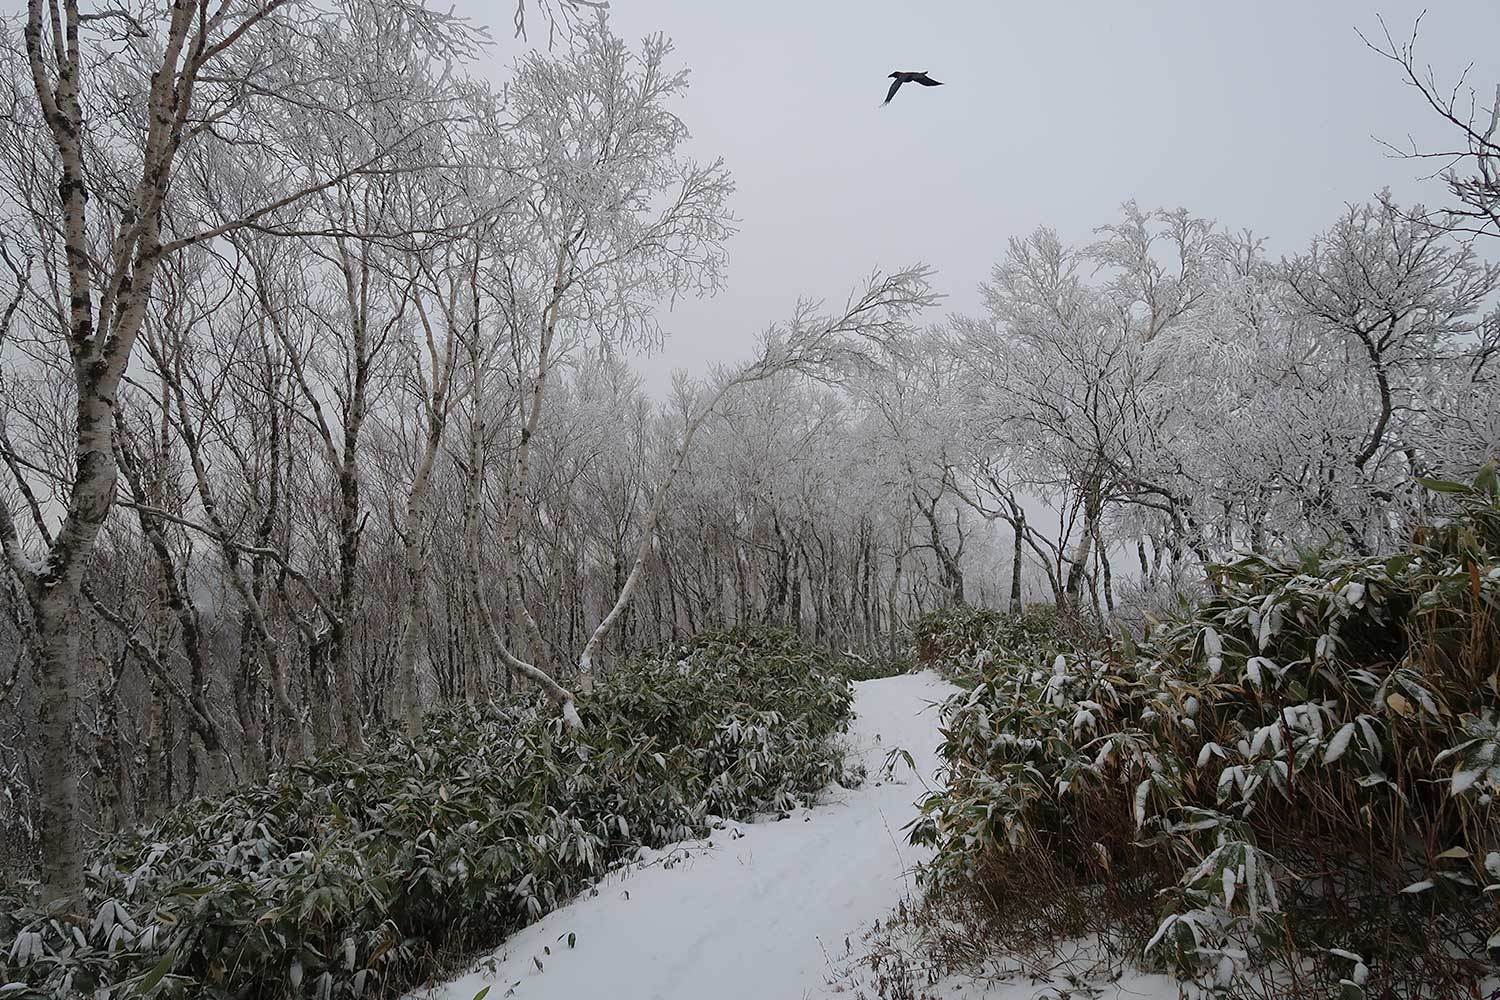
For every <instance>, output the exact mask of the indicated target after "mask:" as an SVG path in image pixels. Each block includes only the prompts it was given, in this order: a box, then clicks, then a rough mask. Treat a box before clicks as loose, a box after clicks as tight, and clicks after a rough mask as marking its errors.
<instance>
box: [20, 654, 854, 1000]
mask: <svg viewBox="0 0 1500 1000" xmlns="http://www.w3.org/2000/svg"><path fill="white" fill-rule="evenodd" d="M850 701H851V692H850V689H849V685H848V682H847V681H846V680H845V679H844V677H843V676H842V675H841V674H839V673H838V672H837V671H836V669H835V665H834V664H833V662H832V661H831V659H830V657H829V656H828V654H827V653H825V652H822V651H819V650H814V649H811V648H809V647H807V646H804V645H802V644H801V643H800V642H799V641H797V639H796V638H795V636H793V635H789V634H787V633H782V632H765V631H739V632H729V633H716V634H712V635H705V636H701V637H699V638H698V639H695V640H693V641H691V642H689V643H686V644H683V645H681V646H679V647H676V648H673V649H670V650H666V651H664V653H663V654H662V655H660V656H657V657H653V658H650V659H646V660H641V661H639V662H636V663H633V664H630V665H629V666H628V667H627V668H622V669H620V670H619V671H617V672H615V673H614V674H612V675H611V676H610V677H608V678H605V679H602V680H601V681H600V683H599V684H598V686H597V687H596V689H595V691H594V693H593V696H592V697H591V698H590V699H589V700H588V701H586V702H584V703H582V704H581V705H580V709H581V712H582V717H583V727H582V729H581V730H577V731H574V730H572V729H569V728H567V727H565V726H564V725H563V724H562V722H561V720H560V719H558V718H556V717H555V715H554V714H553V713H551V712H538V711H537V710H536V709H535V707H534V706H532V705H530V704H496V705H488V706H483V707H458V708H454V709H451V710H449V711H447V712H444V713H440V714H437V715H433V716H430V717H428V719H427V720H426V722H425V725H424V726H423V728H422V731H421V733H420V735H419V736H418V737H417V738H416V739H412V740H408V739H405V738H403V737H400V736H398V735H395V734H391V735H390V736H389V737H388V738H386V739H383V740H379V741H372V746H377V747H379V748H380V749H377V750H372V751H370V752H369V753H367V754H365V755H363V756H360V757H350V756H341V755H338V754H329V755H325V756H322V757H318V758H315V759H312V760H309V761H306V762H303V763H300V764H297V765H296V766H294V767H292V768H290V769H289V770H287V771H285V772H282V773H280V774H278V775H276V776H275V777H274V778H273V779H272V780H271V781H268V782H267V783H265V784H263V785H257V786H253V787H248V788H244V789H242V790H240V791H238V792H236V793H234V794H232V795H230V796H227V797H225V798H222V799H219V800H215V801H199V802H195V803H192V804H190V805H188V806H185V807H183V808H181V809H179V810H177V811H175V812H173V813H171V814H169V815H168V816H166V817H165V818H163V819H162V820H160V821H159V822H157V823H156V824H155V825H153V826H151V827H149V828H147V829H143V830H141V831H139V832H138V833H136V834H133V835H127V836H122V837H119V838H116V839H114V840H112V841H110V842H109V843H108V844H107V845H105V852H104V854H103V856H102V857H101V858H100V859H99V860H98V861H97V862H96V863H95V864H94V865H93V866H92V868H91V869H90V871H89V877H88V893H87V904H88V912H87V913H86V914H68V915H66V916H55V915H54V916H46V915H43V914H40V913H37V912H35V911H33V910H30V909H28V908H27V907H26V906H25V905H24V904H23V902H22V898H23V895H22V892H21V889H22V888H24V887H17V889H16V890H15V891H14V892H10V893H6V892H0V997H4V998H5V1000H17V998H42V997H47V998H52V997H57V998H62V997H94V996H97V997H101V998H102V997H106V996H110V997H124V996H135V995H153V996H178V997H195V998H228V997H264V998H282V997H287V998H290V997H319V998H342V997H384V996H390V995H393V994H395V993H397V992H399V991H401V990H403V989H405V988H407V987H409V986H411V985H413V984H417V983H420V982H421V981H422V980H423V979H424V978H426V977H427V976H429V975H431V974H432V973H434V972H436V971H438V970H440V969H441V968H442V967H443V966H444V964H446V963H450V962H451V961H452V960H453V959H454V958H455V957H456V956H457V955H458V954H461V953H462V952H463V951H464V950H467V949H471V948H474V947H478V946H480V945H484V944H492V943H494V942H495V941H496V940H498V939H499V938H500V937H502V936H503V935H505V934H507V933H509V932H510V931H511V930H513V929H515V928H517V927H519V926H521V925H523V924H526V923H528V922H530V921H532V920H534V919H536V918H537V917H539V916H541V915H542V914H543V913H545V912H546V911H548V910H550V909H552V908H554V907H556V906H557V905H559V904H560V903H562V902H565V901H566V900H567V899H568V898H569V897H571V896H573V895H575V894H576V893H578V892H579V891H580V890H582V889H584V888H586V887H587V886H589V885H590V884H591V883H592V882H593V881H594V880H595V879H597V878H598V877H599V875H600V874H602V873H603V872H604V871H606V870H607V869H608V868H610V867H611V866H613V865H615V864H618V863H620V862H621V861H623V860H626V859H627V858H629V857H630V856H631V855H633V854H634V852H635V851H636V850H637V849H638V848H639V847H640V846H642V845H649V846H653V847H659V846H662V845H664V844H666V843H669V842H671V841H674V840H680V839H683V838H686V837H692V836H698V835H702V834H703V833H705V832H706V831H707V829H708V828H709V824H710V822H711V817H713V816H724V817H744V816H747V815H749V814H751V813H753V812H755V811H756V810H760V809H778V808H785V807H787V806H790V805H792V804H794V803H796V802H801V801H806V800H808V799H809V798H810V797H811V796H812V795H813V794H814V793H815V792H816V791H817V790H818V789H819V788H821V787H822V786H823V785H825V784H827V783H828V782H829V781H831V780H835V779H839V778H843V777H844V775H843V771H842V767H841V758H840V757H839V754H838V752H837V750H836V749H835V748H834V746H833V745H832V742H831V740H830V737H832V736H833V735H834V734H835V733H837V732H840V731H842V730H843V729H844V728H845V727H846V725H847V723H848V718H849V706H850Z"/></svg>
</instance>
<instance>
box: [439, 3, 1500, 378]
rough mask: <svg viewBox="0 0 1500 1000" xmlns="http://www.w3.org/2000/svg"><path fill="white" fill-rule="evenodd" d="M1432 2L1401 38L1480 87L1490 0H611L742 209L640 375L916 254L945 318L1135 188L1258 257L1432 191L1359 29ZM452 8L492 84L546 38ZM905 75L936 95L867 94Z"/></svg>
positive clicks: (1428, 165) (710, 353)
mask: <svg viewBox="0 0 1500 1000" xmlns="http://www.w3.org/2000/svg"><path fill="white" fill-rule="evenodd" d="M1424 9H1426V10H1427V13H1426V16H1425V17H1423V19H1422V24H1421V33H1420V36H1419V39H1418V50H1417V51H1418V56H1419V58H1420V59H1421V60H1422V61H1423V62H1426V63H1429V64H1431V66H1432V67H1433V68H1434V71H1435V73H1436V76H1437V78H1438V80H1439V81H1440V82H1442V83H1446V84H1449V85H1450V86H1451V84H1452V83H1454V82H1456V80H1457V75H1458V74H1459V73H1460V72H1461V71H1462V70H1463V69H1464V67H1465V66H1468V65H1470V64H1472V65H1473V69H1472V71H1471V72H1470V74H1469V75H1470V79H1471V81H1472V82H1474V83H1475V84H1476V85H1477V86H1478V87H1480V88H1481V89H1482V88H1485V87H1488V86H1492V85H1493V81H1494V80H1495V79H1496V78H1497V77H1500V65H1497V62H1496V59H1495V56H1494V45H1493V40H1494V39H1495V38H1496V37H1500V4H1495V3H1493V2H1489V0H1452V2H1443V3H1437V4H1429V5H1426V6H1425V7H1424V5H1422V4H1419V3H1415V2H1396V3H1392V2H1384V3H1372V2H1370V0H1322V2H1319V3H1316V4H1310V3H1306V2H1303V0H1266V2H1261V3H1257V4H1234V5H1229V4H1205V3H1201V2H1198V0H1158V2H1154V3H1152V4H1150V5H1149V8H1148V7H1147V5H1129V4H1118V3H1111V2H1106V0H1070V2H1066V3H1051V4H1024V3H1003V2H1001V3H995V2H966V3H957V2H949V3H922V4H916V3H910V2H894V0H861V2H859V3H855V2H852V0H837V2H823V3H817V4H809V3H806V2H801V3H794V2H790V0H758V2H755V3H744V2H723V3H703V2H701V0H612V3H611V5H610V12H609V17H610V21H611V24H612V25H613V28H614V30H615V32H616V33H617V34H619V35H620V36H621V37H622V38H625V39H628V40H635V39H638V38H639V37H641V36H644V35H647V34H651V33H654V32H661V33H663V34H666V35H667V36H668V37H670V38H671V39H672V40H673V42H674V43H675V45H676V53H675V55H676V62H677V65H679V66H685V67H687V68H689V69H690V70H691V86H690V88H689V91H688V94H687V97H686V98H685V99H684V100H682V101H681V102H680V106H679V108H678V113H679V114H680V115H681V117H682V119H683V120H684V121H685V122H686V123H687V125H688V127H689V128H690V129H691V130H692V133H693V139H692V142H691V144H690V148H691V150H692V152H693V155H694V156H696V157H698V158H700V159H711V158H713V157H715V156H722V157H723V158H724V160H725V162H726V164H727V165H728V166H729V168H730V170H731V171H732V172H733V175H734V178H735V181H736V183H737V188H738V189H737V191H736V193H735V195H734V198H733V200H732V203H731V204H732V207H733V210H734V212H735V214H736V215H737V216H738V217H739V219H740V224H739V225H740V231H739V234H738V235H737V236H736V237H735V238H734V239H733V240H731V242H730V266H729V272H728V278H727V282H726V286H725V288H724V290H723V291H722V292H720V293H719V295H717V296H715V297H714V298H711V299H703V300H688V301H685V302H678V303H676V304H675V305H674V306H672V307H671V308H670V309H668V308H667V307H666V306H664V307H663V310H662V313H661V322H662V328H663V331H664V333H665V334H666V340H665V343H664V344H663V345H662V348H661V349H660V350H659V351H656V352H654V353H653V354H652V356H650V357H646V358H638V359H636V361H635V364H636V366H637V367H638V368H639V369H640V370H641V371H642V372H643V373H644V375H645V377H646V379H647V384H648V386H649V387H651V388H652V389H654V390H657V391H660V390H662V389H664V388H665V387H666V386H667V385H668V384H669V376H670V372H671V371H672V370H673V369H675V368H686V369H688V370H690V371H692V372H694V373H698V372H701V371H703V370H704V368H705V367H706V366H708V365H709V364H712V363H714V362H719V361H732V360H737V359H740V358H743V357H745V356H746V355H747V354H748V353H749V351H750V350H751V348H752V346H753V344H754V342H755V337H756V335H757V334H758V333H759V332H760V331H761V330H763V329H764V328H765V327H766V326H767V325H768V324H770V323H772V322H775V321H777V320H780V319H783V318H784V317H786V316H787V315H789V314H790V313H791V311H792V308H793V306H794V305H795V303H796V300H797V299H798V297H800V296H812V297H818V298H827V299H829V300H830V301H833V300H842V297H843V296H844V295H845V294H847V292H848V291H849V289H850V288H852V287H853V286H854V284H855V283H856V282H857V281H858V280H859V279H860V278H861V277H862V276H863V275H865V274H867V273H868V272H869V271H871V270H872V269H873V268H876V267H881V268H885V269H894V268H898V267H901V266H903V265H905V264H907V263H910V262H912V261H916V260H922V261H925V262H927V263H929V264H932V265H933V266H935V267H936V268H937V269H938V275H937V281H936V284H937V287H938V288H939V289H940V290H941V291H942V292H944V293H945V294H946V295H947V296H948V297H947V299H946V300H945V301H944V303H943V312H944V313H947V312H971V313H978V312H979V311H980V309H979V295H978V291H977V286H978V284H979V283H980V282H981V281H983V280H985V279H986V278H987V277H988V275H989V269H990V266H991V265H992V264H993V263H994V262H995V260H997V259H998V258H999V257H1000V255H1001V254H1002V253H1003V251H1004V248H1005V244H1006V241H1007V240H1008V239H1009V238H1010V237H1012V236H1025V235H1026V234H1028V233H1030V232H1031V230H1033V229H1034V228H1035V227H1037V226H1039V225H1048V226H1052V227H1054V228H1056V229H1057V230H1058V231H1059V233H1060V235H1061V236H1062V238H1063V241H1064V242H1065V243H1068V242H1074V241H1079V240H1086V239H1088V237H1089V234H1090V232H1091V231H1092V229H1093V228H1094V227H1096V226H1099V225H1102V224H1104V223H1107V222H1112V221H1115V220H1116V218H1117V217H1118V209H1119V206H1120V204H1121V203H1122V202H1124V201H1126V200H1127V199H1132V198H1133V199H1135V200H1136V201H1137V202H1139V203H1140V205H1141V207H1142V208H1145V209H1148V210H1149V209H1152V208H1159V207H1166V208H1175V207H1179V206H1181V207H1185V208H1187V209H1189V210H1190V211H1192V212H1194V213H1195V214H1199V215H1203V216H1206V217H1209V218H1213V219H1216V220H1218V222H1219V223H1220V225H1221V226H1223V227H1226V228H1228V229H1230V230H1234V231H1239V230H1242V229H1247V228H1248V229H1251V230H1254V231H1255V232H1256V233H1257V234H1260V235H1263V236H1265V237H1268V248H1269V250H1270V252H1271V253H1272V254H1273V255H1280V254H1283V253H1292V252H1295V251H1297V250H1300V249H1304V248H1305V245H1306V244H1307V242H1308V241H1309V240H1310V239H1311V238H1312V237H1313V236H1314V235H1316V234H1317V233H1318V232H1319V231H1320V230H1321V229H1323V228H1324V227H1325V226H1327V225H1329V224H1330V223H1332V222H1333V221H1334V218H1335V217H1336V216H1337V215H1338V213H1339V211H1340V209H1341V208H1342V206H1343V205H1344V204H1345V203H1347V202H1363V201H1366V200H1369V199H1371V198H1372V197H1373V196H1374V195H1375V194H1376V193H1377V192H1378V191H1380V189H1381V188H1383V187H1389V188H1390V189H1391V192H1392V194H1393V195H1394V197H1395V198H1396V199H1397V200H1398V201H1400V202H1402V203H1403V204H1404V203H1409V202H1414V201H1419V200H1425V201H1428V202H1431V203H1432V204H1439V203H1440V201H1441V185H1440V184H1439V183H1438V182H1436V181H1433V180H1430V179H1428V178H1429V177H1430V175H1431V174H1432V173H1433V172H1434V171H1435V170H1436V169H1438V167H1439V166H1440V164H1439V163H1436V162H1433V161H1415V160H1404V159H1401V158H1398V157H1395V156H1393V154H1392V153H1391V152H1390V150H1389V149H1387V148H1385V147H1384V146H1382V144H1381V142H1382V140H1384V141H1387V142H1390V143H1393V144H1396V145H1409V144H1410V143H1411V142H1413V141H1414V142H1415V143H1416V144H1417V146H1418V147H1420V148H1423V149H1435V148H1446V147H1445V145H1444V144H1445V143H1446V142H1448V141H1449V135H1448V134H1447V133H1445V130H1444V129H1443V127H1442V123H1441V122H1440V121H1439V120H1438V118H1437V117H1436V116H1435V115H1434V114H1433V113H1432V112H1431V111H1430V110H1429V109H1428V108H1427V107H1426V105H1425V104H1424V103H1423V101H1422V98H1421V95H1420V94H1418V93H1417V92H1416V91H1415V90H1414V89H1413V88H1411V87H1409V86H1407V85H1406V84H1405V83H1404V82H1403V80H1402V78H1401V75H1400V72H1399V67H1397V66H1396V65H1394V64H1393V63H1391V62H1389V61H1387V60H1385V59H1383V58H1381V57H1380V56H1379V55H1377V54H1376V53H1374V52H1372V51H1370V50H1369V49H1368V48H1366V46H1365V44H1364V42H1362V41H1361V40H1360V37H1359V35H1358V34H1357V31H1363V32H1364V33H1365V35H1366V36H1367V37H1370V38H1371V39H1372V40H1376V39H1377V38H1379V36H1380V33H1381V31H1382V28H1381V23H1380V19H1381V18H1384V21H1385V24H1386V25H1388V26H1389V28H1390V30H1391V33H1392V34H1393V35H1394V36H1396V38H1397V40H1398V41H1400V40H1403V39H1404V38H1405V37H1406V36H1408V35H1409V34H1410V32H1411V30H1412V26H1413V23H1414V22H1415V20H1416V19H1417V18H1418V16H1420V15H1422V13H1423V11H1424ZM456 10H457V11H458V13H460V14H463V15H465V16H467V17H470V18H472V19H473V20H475V21H476V22H479V23H481V24H486V25H488V26H489V27H490V29H491V31H492V34H493V37H494V39H495V45H494V48H493V50H492V54H491V56H490V58H489V59H488V60H487V62H489V63H490V67H489V69H490V73H491V76H492V78H494V79H497V80H498V79H502V78H503V77H504V76H505V74H506V71H507V69H508V67H509V65H510V63H511V62H512V61H513V60H514V58H515V57H516V56H517V55H518V54H519V53H520V52H521V51H523V50H524V48H525V46H527V45H531V46H545V45H546V44H547V37H546V29H545V24H544V22H543V19H542V18H541V16H540V12H539V11H536V10H532V11H531V14H532V18H531V26H530V38H529V41H527V42H522V41H520V40H518V39H515V38H513V37H512V32H513V28H512V25H511V21H510V16H511V8H510V6H509V5H508V4H506V5H499V6H495V5H491V4H485V3H480V2H477V0H463V2H460V3H459V4H458V5H457V7H456ZM897 69H902V70H926V71H928V72H930V73H931V74H932V76H933V77H934V78H935V79H937V80H941V81H942V82H943V84H944V86H942V87H938V88H930V89H923V88H921V87H917V86H907V87H903V88H902V90H901V92H900V93H899V94H898V95H897V97H896V99H895V100H894V101H892V102H891V104H890V106H888V107H885V108H882V107H880V102H881V101H882V100H883V99H884V97H885V92H886V88H887V86H888V84H889V82H890V81H889V80H888V79H886V75H887V74H888V73H890V72H891V71H892V70H897ZM1486 96H1488V95H1487V94H1481V97H1486ZM938 318H939V317H938V316H937V315H936V314H934V315H933V316H932V319H933V320H936V319H938Z"/></svg>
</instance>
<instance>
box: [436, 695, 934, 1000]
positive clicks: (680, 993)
mask: <svg viewBox="0 0 1500 1000" xmlns="http://www.w3.org/2000/svg"><path fill="white" fill-rule="evenodd" d="M855 687H856V697H855V706H854V707H855V711H856V713H857V718H856V719H855V721H854V724H853V726H852V727H851V731H850V735H849V737H848V738H849V740H850V743H851V745H852V748H853V752H854V753H855V754H857V755H859V757H860V758H862V759H863V760H864V763H865V766H866V768H867V769H868V771H869V778H868V779H867V781H866V783H865V785H864V786H863V787H861V788H858V789H853V790H845V789H835V790H833V791H831V792H830V793H828V794H827V795H825V797H824V800H823V801H822V803H820V804H819V805H818V806H816V807H815V808H812V809H809V810H799V811H798V812H796V813H794V814H792V816H791V817H790V818H788V819H785V820H782V821H780V822H761V823H733V824H729V825H728V826H727V827H726V828H725V829H722V830H716V831H714V835H713V836H712V837H711V838H709V839H708V841H704V842H695V843H693V844H688V845H680V846H679V848H677V849H675V850H669V851H664V852H660V853H658V854H656V855H655V856H654V859H652V860H649V861H648V862H647V863H645V864H643V865H632V866H630V867H628V868H626V869H622V870H621V871H619V872H616V873H614V874H612V875H610V876H609V877H608V878H606V879H605V880H604V881H603V882H602V883H600V885H599V886H598V895H596V896H587V895H586V896H585V897H584V898H581V899H578V900H575V901H574V902H573V903H571V904H569V905H568V906H565V907H563V908H562V909H560V910H556V911H554V912H553V913H550V914H548V915H547V916H546V917H544V918H543V919H542V920H540V921H538V922H537V923H535V924H532V925H531V926H530V927H527V928H525V929H524V930H522V931H520V932H519V933H517V934H515V935H514V936H512V937H511V938H510V939H509V940H507V941H506V943H505V944H504V946H502V947H501V949H500V950H498V951H496V952H495V953H494V954H493V955H492V956H491V957H490V958H488V959H485V960H482V961H481V962H479V963H478V964H477V965H476V966H475V969H476V971H474V972H472V973H470V974H469V975H466V976H464V977H463V978H462V979H458V980H456V981H454V982H451V983H449V984H447V985H445V986H442V987H439V988H437V989H435V990H432V991H430V992H427V993H423V994H418V995H420V996H430V997H433V998H435V1000H473V998H474V997H475V995H476V994H477V993H479V992H480V991H481V990H483V989H484V988H485V987H490V991H489V993H488V995H487V997H486V1000H502V998H506V997H515V998H517V1000H571V998H583V997H612V998H619V1000H678V998H681V1000H700V998H702V997H705V996H712V997H714V998H715V1000H736V998H746V1000H750V998H755V1000H767V998H771V1000H783V998H786V1000H796V998H802V997H819V996H823V995H825V986H824V983H825V980H826V978H827V974H828V972H829V968H830V966H829V959H830V957H832V956H836V955H842V954H843V952H844V940H845V938H846V937H847V938H849V939H850V940H851V941H852V942H853V943H854V944H855V945H856V946H857V945H858V942H859V938H860V935H861V934H862V933H863V931H864V930H865V929H866V928H867V927H868V926H869V925H870V924H871V923H872V922H873V921H875V920H883V919H884V918H885V917H886V915H887V913H888V912H889V911H890V910H891V909H892V908H893V907H895V905H896V904H897V902H898V901H899V900H900V899H901V898H902V897H903V896H905V895H907V894H908V891H909V886H910V879H909V876H908V874H907V872H908V869H909V868H911V866H912V865H913V864H914V863H915V862H916V861H918V860H920V859H921V858H922V854H921V853H920V852H919V851H918V850H917V849H915V848H913V847H911V846H910V845H909V844H907V843H906V841H905V838H904V837H903V836H902V833H901V827H902V826H904V825H905V824H906V823H907V822H908V821H909V820H910V819H911V818H912V817H913V816H914V815H915V810H914V809H913V806H912V803H913V800H914V799H915V798H917V797H918V796H920V795H921V794H922V792H923V791H924V786H923V783H922V780H921V779H924V778H925V779H927V780H931V775H932V774H933V772H934V770H935V769H936V767H937V753H936V750H937V744H938V740H939V737H938V734H937V710H936V709H935V708H930V707H929V705H930V703H932V702H936V701H941V700H942V699H943V698H944V697H946V695H947V694H948V693H949V692H951V691H952V688H950V687H949V686H948V685H947V684H946V683H944V682H943V681H942V680H940V679H939V678H938V677H937V676H935V675H934V674H931V673H923V674H914V675H908V676H902V677H889V678H886V679H884V680H876V681H866V682H863V683H861V684H857V685H856V686H855ZM894 747H901V748H904V749H906V750H908V751H910V752H911V754H912V757H913V758H914V759H915V761H916V764H917V774H916V775H913V774H912V772H911V770H910V769H909V768H908V767H907V766H906V765H905V763H904V762H903V763H901V764H900V765H899V766H898V767H897V770H896V780H895V781H894V782H892V781H884V782H883V781H882V780H881V774H880V771H881V768H882V766H883V765H884V763H885V758H886V755H887V754H888V753H889V752H890V750H891V749H892V748H894ZM919 776H920V777H919ZM710 845H711V846H710ZM667 862H675V863H672V864H671V867H668V866H667ZM569 934H572V935H573V939H574V942H575V946H574V947H573V948H571V949H570V948H569V947H568V943H567V938H568V935H569ZM538 963H540V967H538Z"/></svg>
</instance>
